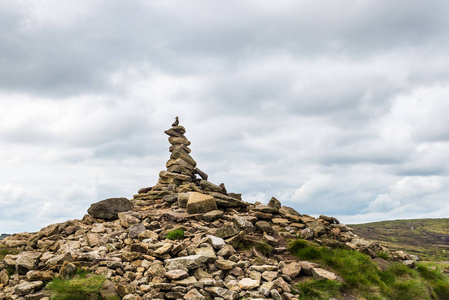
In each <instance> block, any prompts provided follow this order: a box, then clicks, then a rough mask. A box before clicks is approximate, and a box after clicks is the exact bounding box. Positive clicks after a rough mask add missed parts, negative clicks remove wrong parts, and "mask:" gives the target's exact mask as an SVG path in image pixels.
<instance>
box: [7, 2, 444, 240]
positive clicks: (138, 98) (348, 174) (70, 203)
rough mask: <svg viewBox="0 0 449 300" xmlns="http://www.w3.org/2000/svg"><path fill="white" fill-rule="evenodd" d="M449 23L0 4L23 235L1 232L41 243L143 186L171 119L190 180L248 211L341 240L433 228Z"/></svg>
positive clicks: (378, 11)
mask: <svg viewBox="0 0 449 300" xmlns="http://www.w3.org/2000/svg"><path fill="white" fill-rule="evenodd" d="M324 4H326V8H327V9H326V10H323V5H324ZM236 5H237V6H238V7H239V9H238V10H235V9H234V8H235V7H236ZM445 11H447V4H445V3H442V2H441V1H430V2H426V3H425V4H422V3H421V2H419V1H399V2H396V3H394V4H392V3H391V1H390V2H388V1H363V2H357V3H355V2H354V1H352V0H348V1H344V2H343V5H342V4H341V3H339V4H331V5H329V3H327V2H326V3H325V2H324V1H315V2H313V3H312V2H310V3H306V2H294V1H289V0H286V1H281V2H279V3H277V4H276V5H273V4H272V3H271V2H269V1H250V2H246V3H237V2H232V1H231V2H226V3H221V4H218V5H217V4H216V3H214V4H211V3H210V2H207V1H194V2H189V3H186V2H180V1H165V2H163V3H162V2H143V1H132V2H129V1H128V2H126V1H118V2H114V3H112V4H111V3H110V2H105V1H95V2H91V1H90V2H89V1H81V2H80V1H78V2H73V3H59V2H57V1H53V0H51V1H37V2H35V1H32V2H30V1H25V2H21V3H15V4H11V3H9V2H8V3H4V5H2V7H1V9H0V16H1V20H2V26H1V27H0V35H1V36H2V47H0V56H1V57H4V59H3V60H1V61H0V119H1V120H2V122H0V169H1V170H2V172H1V173H0V182H1V188H0V195H1V197H2V198H0V205H1V207H0V208H1V209H0V210H1V211H3V212H6V211H8V212H10V215H9V216H11V217H9V216H8V214H5V213H4V214H3V216H4V217H5V218H8V220H10V218H16V219H23V220H24V221H23V222H13V221H11V222H9V223H8V224H10V225H8V227H3V226H4V224H7V222H8V221H4V220H2V221H1V222H0V226H2V227H1V228H7V229H4V230H7V231H8V232H13V231H22V230H37V229H38V228H36V227H37V226H44V225H46V223H50V222H53V221H54V220H59V219H63V218H76V217H81V216H82V215H83V214H84V213H85V211H86V209H87V208H88V206H89V205H90V204H91V203H92V202H95V201H98V200H102V199H104V198H107V197H114V196H126V197H131V196H132V194H133V193H135V192H136V191H137V190H138V189H139V188H141V187H144V186H151V185H153V184H155V183H156V181H157V174H158V172H159V170H161V169H163V168H164V167H165V161H166V160H167V159H168V155H169V154H168V143H167V140H166V136H165V135H164V134H163V130H165V129H167V128H168V127H169V125H170V124H171V122H172V121H173V118H174V116H176V115H178V116H180V118H181V124H182V125H184V126H185V127H186V129H187V134H186V135H187V137H188V138H189V139H190V140H191V142H192V146H191V148H192V156H193V157H194V159H195V160H196V161H197V162H198V165H199V167H200V168H201V169H203V170H204V171H206V172H207V173H208V174H209V176H210V179H211V180H212V181H213V182H216V183H220V182H224V183H225V184H226V186H227V187H228V190H229V191H232V192H241V193H242V194H243V195H244V197H246V198H247V199H246V200H250V201H252V200H258V201H261V202H265V203H266V202H267V201H268V200H269V198H270V197H271V196H276V197H277V198H278V199H279V200H281V201H282V202H285V203H287V204H288V205H290V206H293V207H295V208H296V209H297V210H298V211H300V212H302V213H310V214H321V213H323V214H328V215H337V216H342V217H343V221H345V222H347V221H346V220H361V221H363V220H367V219H370V220H374V219H383V218H387V217H388V218H395V217H398V218H399V217H411V216H418V215H419V216H421V215H426V216H427V215H428V216H431V215H435V216H441V215H442V212H447V210H448V208H447V204H445V203H446V199H447V195H448V193H449V191H448V190H447V189H446V188H445V186H447V181H448V176H449V175H448V174H449V172H448V167H447V166H446V165H447V164H445V163H444V162H445V161H447V159H449V157H448V156H449V154H447V153H449V151H448V150H449V149H448V147H449V146H448V145H449V141H448V136H449V135H448V131H447V128H448V127H449V123H448V122H449V121H448V118H447V117H446V112H447V110H448V108H449V107H448V105H449V104H448V102H447V101H446V95H447V94H448V92H449V90H448V89H449V80H448V78H449V73H448V71H447V70H449V60H448V59H447V52H448V50H449V49H448V48H449V47H448V46H449V43H447V42H445V41H446V40H445V37H446V36H447V28H449V26H448V25H449V24H448V19H447V16H446V15H445V14H444V12H445ZM17 202H20V205H21V209H19V208H18V207H14V206H10V204H11V203H13V204H14V203H17ZM36 210H39V211H40V213H39V216H31V214H32V212H33V211H34V212H35V211H36ZM32 223H33V224H36V225H31V224H32ZM38 224H39V225H38ZM33 226H35V227H33ZM33 228H34V229H33Z"/></svg>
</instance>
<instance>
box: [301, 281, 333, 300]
mask: <svg viewBox="0 0 449 300" xmlns="http://www.w3.org/2000/svg"><path fill="white" fill-rule="evenodd" d="M341 287H342V284H341V283H340V282H338V281H331V280H326V279H324V280H315V279H311V280H306V281H303V282H300V283H298V284H297V285H296V289H297V292H298V294H299V296H300V297H301V299H326V300H327V299H329V298H331V297H334V296H338V295H339V294H340V292H339V291H340V289H341Z"/></svg>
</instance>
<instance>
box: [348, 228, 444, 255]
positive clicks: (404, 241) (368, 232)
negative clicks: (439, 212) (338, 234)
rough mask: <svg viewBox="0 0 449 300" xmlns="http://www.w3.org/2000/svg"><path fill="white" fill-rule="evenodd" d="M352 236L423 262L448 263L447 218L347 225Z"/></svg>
mask: <svg viewBox="0 0 449 300" xmlns="http://www.w3.org/2000/svg"><path fill="white" fill-rule="evenodd" d="M349 226H350V227H352V228H353V229H354V233H355V234H357V235H359V236H362V237H364V238H366V239H370V240H375V241H378V242H380V243H381V244H385V245H387V246H389V247H393V248H395V249H401V250H404V251H407V252H408V253H411V254H415V255H418V256H419V257H420V258H421V259H422V260H436V261H449V219H412V220H394V221H382V222H374V223H366V224H357V225H349Z"/></svg>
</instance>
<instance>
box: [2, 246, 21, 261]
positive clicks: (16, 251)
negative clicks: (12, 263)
mask: <svg viewBox="0 0 449 300" xmlns="http://www.w3.org/2000/svg"><path fill="white" fill-rule="evenodd" d="M19 253H20V251H19V250H17V249H8V248H0V261H2V260H3V259H4V258H5V256H6V255H8V254H12V255H16V254H19Z"/></svg>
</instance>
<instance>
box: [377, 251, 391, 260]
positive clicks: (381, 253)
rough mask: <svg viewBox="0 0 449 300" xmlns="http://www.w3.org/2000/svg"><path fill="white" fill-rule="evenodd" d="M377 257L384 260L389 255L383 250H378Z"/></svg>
mask: <svg viewBox="0 0 449 300" xmlns="http://www.w3.org/2000/svg"><path fill="white" fill-rule="evenodd" d="M377 257H379V258H383V259H386V260H388V259H390V255H389V254H388V253H387V252H385V251H379V253H377Z"/></svg>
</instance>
